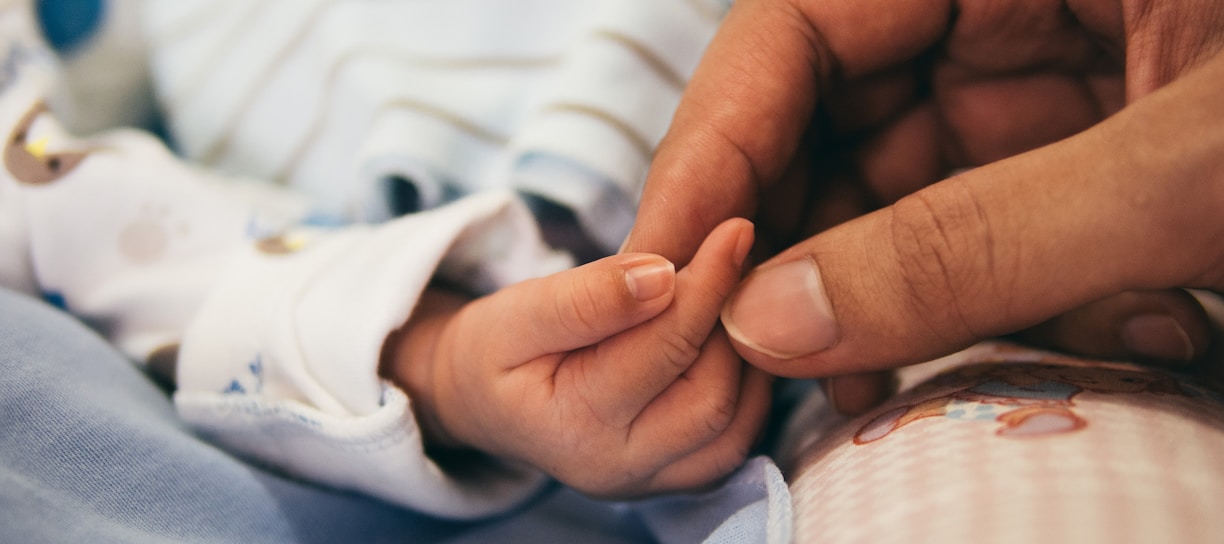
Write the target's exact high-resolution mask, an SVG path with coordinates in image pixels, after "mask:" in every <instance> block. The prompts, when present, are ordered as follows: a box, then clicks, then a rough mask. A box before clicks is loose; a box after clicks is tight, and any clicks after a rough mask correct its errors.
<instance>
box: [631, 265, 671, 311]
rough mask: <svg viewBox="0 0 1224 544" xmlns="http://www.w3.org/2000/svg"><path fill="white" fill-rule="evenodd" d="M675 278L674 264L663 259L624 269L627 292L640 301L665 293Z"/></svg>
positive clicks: (652, 298)
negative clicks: (627, 286)
mask: <svg viewBox="0 0 1224 544" xmlns="http://www.w3.org/2000/svg"><path fill="white" fill-rule="evenodd" d="M675 280H676V266H675V265H673V264H672V263H671V261H668V260H665V259H656V260H652V261H651V262H647V263H642V264H638V265H636V266H634V267H632V268H630V269H628V270H626V271H625V283H626V284H628V285H629V292H630V293H632V294H633V298H636V299H638V300H640V301H642V302H645V301H647V300H654V299H656V298H659V297H661V296H663V295H666V294H667V293H668V292H670V291H671V290H672V286H673V284H674V283H675Z"/></svg>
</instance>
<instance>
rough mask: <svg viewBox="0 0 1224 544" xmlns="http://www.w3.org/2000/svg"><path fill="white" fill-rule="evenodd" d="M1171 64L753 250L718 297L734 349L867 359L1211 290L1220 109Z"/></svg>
mask: <svg viewBox="0 0 1224 544" xmlns="http://www.w3.org/2000/svg"><path fill="white" fill-rule="evenodd" d="M1215 71H1218V72H1221V73H1224V70H1215ZM1219 75H1220V74H1215V76H1216V77H1218V76H1219ZM1184 79H1186V80H1192V81H1179V82H1177V83H1175V84H1173V85H1170V86H1169V87H1166V89H1165V90H1162V91H1161V92H1158V93H1155V94H1153V95H1150V96H1149V97H1147V98H1145V99H1143V100H1140V101H1138V102H1136V103H1134V104H1133V105H1132V106H1130V107H1128V108H1127V109H1125V110H1123V111H1122V112H1120V113H1118V114H1117V115H1115V116H1114V117H1112V118H1110V119H1108V120H1106V121H1105V122H1103V123H1101V124H1099V125H1097V126H1096V127H1094V128H1092V129H1090V130H1088V131H1085V132H1084V133H1081V134H1079V135H1077V136H1074V137H1072V138H1069V139H1067V140H1064V141H1062V142H1058V143H1055V144H1052V145H1049V146H1046V147H1044V148H1041V149H1038V150H1035V151H1032V152H1029V153H1026V154H1023V155H1018V156H1016V157H1013V158H1010V159H1007V160H1004V161H1000V162H997V163H993V164H991V165H987V166H984V167H981V168H977V169H975V170H971V171H968V172H965V173H963V174H961V175H958V176H956V177H953V178H950V179H948V180H945V181H943V182H940V183H937V184H934V185H932V186H930V187H928V188H926V189H924V190H922V191H919V192H917V193H914V194H913V195H911V196H909V197H907V198H904V199H902V200H900V201H898V202H897V203H896V204H895V205H893V206H891V207H888V208H885V209H882V210H879V211H878V212H875V213H872V214H869V215H866V216H863V217H860V218H858V219H856V220H854V221H851V222H849V223H846V224H843V225H840V226H839V227H836V228H834V229H831V230H829V231H826V232H824V233H821V234H820V235H818V236H815V237H813V238H810V239H808V240H806V241H805V242H802V243H801V244H799V245H797V246H795V247H793V248H791V249H789V250H787V251H786V252H784V253H782V254H780V255H778V256H776V257H775V258H773V259H771V260H770V261H768V262H766V263H764V264H762V265H761V266H760V267H758V268H757V270H756V271H754V272H753V273H752V274H751V275H749V277H748V278H746V279H745V280H744V282H743V283H742V284H741V285H740V287H739V288H738V290H737V291H736V293H735V294H733V296H732V297H731V298H730V299H729V301H728V303H727V305H726V306H725V308H724V311H723V323H724V325H725V327H726V329H727V332H728V334H729V335H730V337H731V338H732V340H733V341H734V343H735V344H736V349H737V351H739V352H740V354H741V355H742V356H744V358H745V359H747V360H748V361H749V362H751V363H753V364H754V365H755V366H758V367H760V368H762V369H764V370H766V371H769V372H771V373H774V374H778V375H783V376H793V377H814V376H831V375H838V374H846V373H854V372H862V371H869V370H878V369H883V368H889V367H896V366H901V365H904V364H908V363H913V362H919V361H924V360H929V359H932V358H935V357H938V356H941V355H945V354H948V353H951V352H953V351H956V350H957V349H960V348H962V347H965V346H967V345H970V344H972V343H973V342H975V341H977V340H980V339H983V338H988V337H992V336H997V335H1000V334H1004V333H1009V332H1013V331H1018V330H1020V329H1024V328H1026V327H1029V326H1031V325H1034V324H1037V323H1039V322H1042V321H1045V320H1047V319H1049V318H1051V317H1053V316H1055V315H1058V314H1060V313H1062V312H1065V311H1067V310H1071V309H1073V308H1076V307H1079V306H1081V305H1084V304H1086V303H1089V302H1092V301H1095V300H1099V299H1102V298H1104V297H1106V296H1108V295H1112V294H1116V293H1120V292H1123V291H1128V290H1139V289H1162V288H1169V287H1208V288H1215V289H1219V287H1220V286H1219V285H1216V283H1217V280H1218V276H1219V272H1220V271H1219V270H1212V269H1211V267H1212V266H1214V265H1217V264H1218V263H1220V262H1224V261H1221V259H1220V255H1219V254H1218V253H1219V248H1218V240H1220V239H1224V238H1221V236H1222V235H1224V225H1221V223H1224V221H1221V219H1220V218H1219V217H1218V216H1219V214H1218V211H1215V210H1214V208H1215V207H1216V206H1217V205H1218V204H1217V203H1218V202H1221V201H1224V174H1222V173H1221V172H1222V169H1221V162H1222V159H1221V157H1222V156H1224V154H1221V153H1220V150H1221V149H1224V134H1222V133H1224V131H1221V130H1220V129H1219V128H1213V127H1210V126H1207V125H1206V124H1205V123H1214V122H1216V121H1214V119H1219V118H1220V117H1219V116H1217V114H1224V111H1216V112H1215V113H1214V114H1212V115H1206V114H1204V113H1203V112H1202V111H1201V110H1202V108H1203V107H1204V106H1205V105H1207V104H1214V103H1215V102H1218V100H1216V99H1213V98H1211V93H1213V92H1215V91H1212V90H1211V89H1212V88H1214V84H1212V83H1211V81H1212V78H1206V79H1204V78H1198V79H1197V80H1196V79H1195V78H1191V77H1187V78H1184ZM1196 104H1197V106H1196ZM1211 107H1212V108H1215V109H1217V110H1224V107H1220V106H1214V105H1213V106H1211ZM1211 252H1216V253H1211Z"/></svg>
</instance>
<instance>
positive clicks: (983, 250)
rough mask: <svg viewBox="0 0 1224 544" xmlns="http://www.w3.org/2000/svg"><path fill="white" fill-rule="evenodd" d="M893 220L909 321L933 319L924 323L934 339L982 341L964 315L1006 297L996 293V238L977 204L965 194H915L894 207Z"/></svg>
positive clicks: (971, 196) (895, 244)
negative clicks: (981, 303)
mask: <svg viewBox="0 0 1224 544" xmlns="http://www.w3.org/2000/svg"><path fill="white" fill-rule="evenodd" d="M891 219H892V222H891V233H890V234H891V242H892V245H893V250H894V251H895V253H896V258H897V262H898V263H900V265H901V266H902V267H903V270H902V271H901V273H902V279H903V287H901V289H903V292H902V293H901V294H902V300H904V301H907V303H908V304H909V305H911V311H912V312H913V313H911V314H909V315H914V316H921V315H925V316H931V317H932V319H929V320H926V321H924V322H927V323H930V324H931V326H932V327H933V330H932V332H933V333H934V334H936V335H937V336H941V337H944V338H948V339H958V340H959V339H964V338H976V337H978V336H981V334H982V331H979V330H978V328H977V325H976V324H975V321H974V316H972V315H969V314H968V313H967V311H966V309H967V308H968V307H969V306H970V305H972V304H973V302H974V301H975V300H982V299H986V300H996V301H997V300H1000V298H999V296H1000V295H1002V296H1003V297H1004V299H1005V298H1006V294H1005V293H1002V292H1000V291H998V290H997V289H996V288H995V286H996V285H997V280H998V279H999V277H998V276H997V274H998V273H999V271H998V270H996V264H995V263H996V259H995V247H994V246H995V242H994V237H993V235H992V233H991V228H990V224H989V222H988V220H987V218H986V217H985V216H984V214H982V210H981V208H980V206H979V205H978V203H977V200H976V198H975V197H974V196H973V195H972V193H970V192H969V191H967V190H945V191H939V192H933V191H923V192H918V193H914V194H912V195H909V196H907V197H905V198H903V199H901V200H900V201H898V202H897V203H896V205H894V206H893V209H892V218H891ZM949 327H951V329H949Z"/></svg>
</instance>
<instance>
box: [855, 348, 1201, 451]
mask: <svg viewBox="0 0 1224 544" xmlns="http://www.w3.org/2000/svg"><path fill="white" fill-rule="evenodd" d="M948 388H951V389H952V392H950V393H944V394H941V395H938V396H935V397H932V398H928V399H927V400H923V401H920V402H917V403H915V404H909V405H905V406H900V407H897V408H893V409H891V410H889V411H887V412H884V413H883V414H880V415H879V416H876V417H875V418H874V419H872V420H871V421H869V422H868V423H867V424H865V425H863V426H862V428H860V429H859V431H858V432H857V433H856V434H855V435H854V443H855V444H859V445H862V444H868V443H871V442H875V441H877V440H880V439H883V438H884V437H886V436H888V435H889V434H891V433H893V432H895V431H897V430H898V429H900V428H902V427H905V426H906V425H909V424H911V423H914V422H916V421H919V420H922V419H927V418H933V417H943V418H946V419H953V420H962V421H990V422H996V423H998V424H1001V425H1000V426H999V427H998V428H997V429H996V431H995V434H997V435H999V436H1005V437H1012V438H1020V437H1028V436H1046V435H1053V434H1061V433H1068V432H1072V431H1075V430H1078V429H1081V428H1083V427H1084V426H1086V425H1087V422H1086V421H1085V420H1084V419H1083V418H1082V417H1080V416H1079V415H1078V414H1076V413H1075V410H1074V408H1075V397H1076V396H1077V395H1079V394H1080V393H1083V392H1084V391H1090V392H1093V393H1099V394H1139V393H1147V394H1153V395H1182V396H1187V395H1186V393H1185V392H1184V391H1183V390H1182V388H1181V387H1180V386H1179V384H1178V382H1177V381H1176V380H1175V379H1174V378H1173V377H1171V376H1169V375H1167V374H1162V373H1158V372H1153V371H1147V370H1140V369H1138V368H1133V367H1129V366H1123V365H1117V366H1116V367H1115V366H1080V365H1065V364H1044V363H1005V362H986V363H979V364H974V365H969V366H965V367H961V368H958V369H955V370H952V371H950V372H948V373H945V374H942V375H940V376H938V377H936V378H935V379H933V380H932V381H931V382H929V383H928V384H926V385H924V386H921V388H920V389H916V390H915V393H921V392H922V390H927V391H930V390H935V389H938V390H942V391H946V390H947V389H948Z"/></svg>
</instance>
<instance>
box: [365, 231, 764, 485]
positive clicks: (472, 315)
mask: <svg viewBox="0 0 1224 544" xmlns="http://www.w3.org/2000/svg"><path fill="white" fill-rule="evenodd" d="M751 245H752V226H751V224H750V223H748V222H747V221H744V220H741V219H735V220H730V221H727V222H726V223H724V224H723V225H722V226H721V227H719V228H718V229H715V230H714V231H713V232H712V233H711V234H710V236H709V237H708V238H707V239H706V241H705V243H704V244H703V245H702V246H701V248H700V250H699V251H698V253H697V255H696V256H695V257H694V259H693V260H692V262H691V264H690V265H689V266H687V267H686V268H684V269H683V270H681V271H680V272H678V273H677V272H676V271H675V268H674V267H673V265H672V264H671V263H670V262H668V261H667V260H665V259H664V258H662V257H659V256H656V255H650V254H625V255H616V256H613V257H608V258H605V259H602V260H599V261H596V262H593V263H591V264H588V265H586V266H582V267H579V268H575V269H572V270H568V271H565V272H561V273H558V274H554V275H552V276H548V277H545V278H540V279H536V280H530V281H526V282H523V283H519V284H516V285H513V286H510V287H508V288H506V289H503V290H501V291H498V292H497V293H494V294H493V295H490V296H488V297H485V298H482V299H478V300H476V301H473V302H470V303H467V304H466V305H461V304H460V303H453V304H450V305H449V306H448V307H443V308H439V307H438V306H437V304H436V301H435V303H430V301H423V304H422V306H421V307H420V308H419V309H418V311H417V315H416V316H414V318H413V320H412V321H411V322H410V323H409V326H408V327H407V328H406V329H405V330H406V333H405V338H403V339H401V340H395V339H394V337H393V339H392V340H389V343H390V342H398V344H399V348H398V349H396V351H395V353H394V355H393V356H392V358H391V359H390V360H389V361H388V362H387V363H388V364H389V368H387V369H385V370H386V371H387V373H389V374H390V375H391V377H392V379H393V380H394V381H396V382H397V383H399V384H400V385H401V386H404V387H406V388H407V389H408V392H409V394H410V395H411V396H412V399H413V403H414V405H415V406H416V410H417V416H418V420H420V421H421V425H422V427H423V428H424V430H425V432H426V437H427V439H428V440H433V441H435V442H436V443H437V444H438V445H442V446H450V447H469V448H475V449H477V450H481V451H484V452H486V453H489V454H493V455H496V456H499V457H502V458H507V459H513V460H518V461H521V462H526V463H528V464H531V465H533V466H535V467H537V468H539V469H541V470H543V471H545V472H547V473H549V474H551V475H552V476H554V477H556V478H557V479H558V480H560V481H562V482H564V483H566V484H568V485H570V486H571V487H574V488H575V489H578V490H579V491H582V492H585V493H587V494H590V495H595V496H602V497H626V496H636V495H644V494H650V493H658V492H664V491H673V490H680V489H690V488H695V487H698V486H702V485H705V484H708V483H710V482H712V481H714V480H716V479H717V478H720V477H722V476H725V475H726V474H728V473H729V472H730V471H732V470H734V469H735V468H736V467H737V466H738V465H739V464H740V463H741V462H742V461H743V459H744V457H745V456H746V454H747V452H748V450H749V448H750V446H751V445H752V442H753V441H754V440H755V438H756V436H757V433H758V431H759V429H760V427H761V425H762V422H763V420H764V418H765V415H766V412H767V411H768V401H769V379H768V378H767V377H766V376H765V375H764V374H761V373H760V372H759V371H756V370H753V369H752V368H751V367H747V366H746V365H744V364H742V362H741V361H740V359H739V357H738V356H737V355H736V354H735V352H734V350H733V349H732V348H731V346H730V344H729V343H728V341H727V339H726V336H725V335H724V334H723V332H722V330H721V329H716V328H715V327H716V325H717V323H718V315H719V311H720V309H721V307H722V304H723V301H724V300H725V299H726V297H727V295H728V294H729V293H730V291H731V289H732V288H733V287H734V286H735V285H736V283H737V282H738V280H739V279H740V272H741V267H742V263H743V261H744V257H745V255H746V254H747V252H748V249H749V247H750V246H751ZM712 333H713V334H712ZM421 335H424V336H421ZM408 336H413V337H416V338H417V339H418V340H417V341H416V342H414V341H412V340H411V339H410V338H407V337H408ZM421 338H425V339H426V340H420V339H421ZM394 347H395V346H392V348H394Z"/></svg>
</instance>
